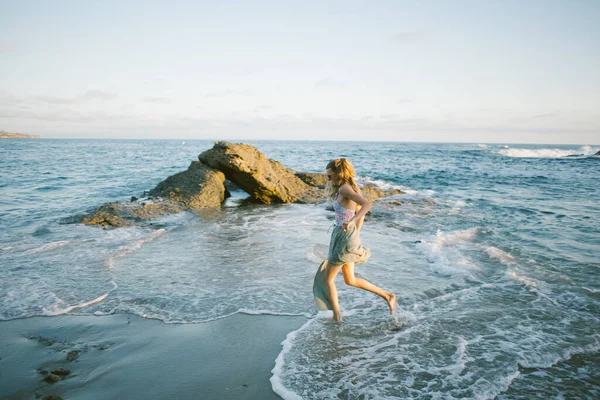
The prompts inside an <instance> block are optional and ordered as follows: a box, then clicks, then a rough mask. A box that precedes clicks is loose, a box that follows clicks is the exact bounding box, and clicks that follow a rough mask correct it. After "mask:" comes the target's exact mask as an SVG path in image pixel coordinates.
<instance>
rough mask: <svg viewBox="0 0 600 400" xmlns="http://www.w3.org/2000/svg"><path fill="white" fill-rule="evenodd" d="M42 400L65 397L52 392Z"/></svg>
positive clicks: (61, 399) (59, 399)
mask: <svg viewBox="0 0 600 400" xmlns="http://www.w3.org/2000/svg"><path fill="white" fill-rule="evenodd" d="M42 400H63V398H62V397H60V396H57V395H55V394H50V395H48V396H44V398H43V399H42Z"/></svg>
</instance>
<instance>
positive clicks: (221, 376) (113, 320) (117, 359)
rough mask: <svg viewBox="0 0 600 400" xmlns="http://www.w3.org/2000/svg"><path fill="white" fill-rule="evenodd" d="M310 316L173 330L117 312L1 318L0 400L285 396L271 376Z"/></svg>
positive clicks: (239, 319)
mask: <svg viewBox="0 0 600 400" xmlns="http://www.w3.org/2000/svg"><path fill="white" fill-rule="evenodd" d="M306 320H307V319H306V318H305V317H300V316H298V317H293V316H274V315H246V314H234V315H232V316H230V317H227V318H223V319H218V320H214V321H210V322H206V323H200V324H165V323H163V322H162V321H159V320H153V319H145V318H142V317H138V316H136V315H131V314H116V315H104V316H74V315H61V316H55V317H41V316H40V317H31V318H24V319H15V320H10V321H0V397H1V398H10V399H31V398H44V397H45V396H50V395H54V396H61V397H62V398H65V399H89V398H93V399H113V398H127V399H148V398H156V399H167V398H177V399H197V398H203V399H223V398H235V399H256V398H260V399H274V400H276V399H280V397H279V396H278V395H277V394H276V393H275V392H273V390H272V387H271V383H270V381H269V379H270V377H271V370H272V369H273V367H274V366H275V359H276V358H277V356H278V355H279V353H280V352H281V351H282V345H281V343H282V342H283V341H284V340H285V339H286V336H287V334H288V333H289V332H291V331H294V330H297V329H299V328H300V327H301V326H302V325H303V324H304V323H305V322H306ZM61 369H62V370H68V371H69V372H68V375H66V376H64V375H60V374H61V372H60V370H61ZM57 370H58V371H59V372H58V374H52V373H51V371H57ZM62 373H63V374H64V373H66V372H64V371H63V372H62ZM45 379H48V380H57V381H56V382H54V383H48V382H46V381H45Z"/></svg>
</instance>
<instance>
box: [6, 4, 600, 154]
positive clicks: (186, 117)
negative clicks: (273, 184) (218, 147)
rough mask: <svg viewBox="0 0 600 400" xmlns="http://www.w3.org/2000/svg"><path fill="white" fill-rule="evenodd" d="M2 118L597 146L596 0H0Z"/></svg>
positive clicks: (93, 129) (16, 125) (53, 129)
mask: <svg viewBox="0 0 600 400" xmlns="http://www.w3.org/2000/svg"><path fill="white" fill-rule="evenodd" d="M219 3H222V4H219ZM0 130H4V131H8V132H20V133H32V134H39V135H42V136H43V137H53V138H157V139H158V138H161V139H169V138H172V139H230V140H234V139H238V140H244V139H305V140H365V141H372V140H385V141H433V142H477V143H485V142H488V143H572V144H591V145H593V144H600V1H598V0H579V1H575V0H562V1H553V0H540V1H537V0H525V1H524V0H518V1H500V0H493V1H492V0H489V1H480V0H473V1H462V0H445V1H441V0H440V1H424V0H421V1H361V2H359V1H348V0H346V1H239V2H234V1H231V2H216V1H209V2H204V1H178V0H169V1H166V0H165V1H126V0H119V1H91V0H89V1H88V0H85V1H81V0H77V1H58V0H53V1H44V0H39V1H26V0H0Z"/></svg>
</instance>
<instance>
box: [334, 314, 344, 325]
mask: <svg viewBox="0 0 600 400" xmlns="http://www.w3.org/2000/svg"><path fill="white" fill-rule="evenodd" d="M333 320H334V321H335V322H337V323H340V322H342V314H339V313H333Z"/></svg>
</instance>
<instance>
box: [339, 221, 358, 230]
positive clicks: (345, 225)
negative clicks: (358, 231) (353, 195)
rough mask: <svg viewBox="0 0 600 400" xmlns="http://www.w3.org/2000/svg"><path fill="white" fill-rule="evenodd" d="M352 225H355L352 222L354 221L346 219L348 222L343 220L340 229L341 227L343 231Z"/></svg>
mask: <svg viewBox="0 0 600 400" xmlns="http://www.w3.org/2000/svg"><path fill="white" fill-rule="evenodd" d="M352 225H356V224H355V223H354V221H352V220H350V221H348V222H344V223H343V224H342V229H343V230H345V231H347V230H348V229H350V227H351V226H352Z"/></svg>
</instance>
